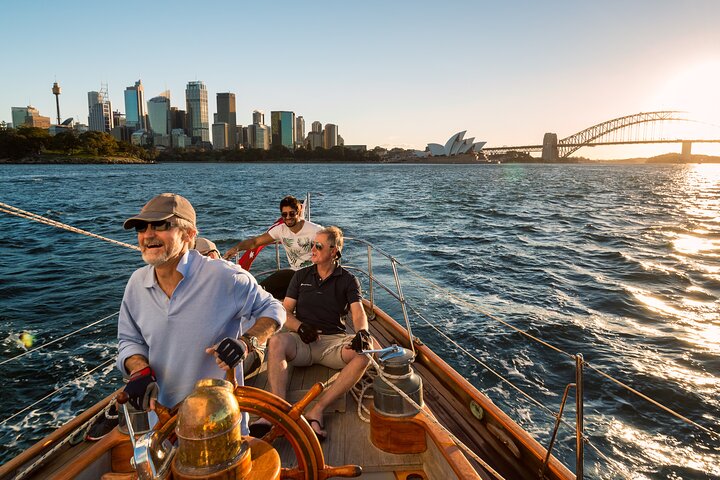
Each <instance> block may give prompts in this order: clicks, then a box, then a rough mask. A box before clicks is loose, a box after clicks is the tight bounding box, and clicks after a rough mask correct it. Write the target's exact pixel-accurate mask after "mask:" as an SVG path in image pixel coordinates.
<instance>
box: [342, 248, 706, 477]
mask: <svg viewBox="0 0 720 480" xmlns="http://www.w3.org/2000/svg"><path fill="white" fill-rule="evenodd" d="M345 240H346V247H345V248H346V249H347V245H348V243H352V242H358V243H359V244H361V245H363V246H364V247H365V250H366V251H367V254H365V253H364V252H363V253H361V254H359V255H358V259H359V258H360V257H365V256H366V260H365V258H363V260H362V261H363V262H365V261H366V262H367V266H366V267H363V266H357V265H354V264H353V263H350V262H347V263H346V262H345V261H344V262H343V266H344V267H345V268H347V269H349V270H355V271H357V272H359V273H361V274H363V275H364V276H365V277H366V279H367V280H368V288H367V291H368V300H369V302H370V304H371V305H372V306H374V305H375V291H374V287H375V286H377V287H379V288H381V289H382V290H384V291H386V292H387V293H388V294H389V295H390V296H391V297H393V298H395V299H396V300H397V301H398V302H399V303H400V306H401V310H402V314H403V320H404V322H405V324H406V328H407V330H408V333H409V335H410V338H411V339H413V338H414V337H413V336H412V333H411V332H412V330H411V321H410V318H409V315H408V309H409V310H411V311H412V312H413V313H414V314H415V315H416V316H417V317H418V318H420V319H421V320H422V321H423V322H424V323H425V324H427V325H428V326H430V327H431V328H433V329H434V330H435V331H436V332H437V333H439V334H440V335H441V336H442V337H444V338H445V339H446V340H448V342H450V343H452V344H453V345H454V346H455V347H456V348H457V349H458V351H461V352H462V353H464V354H465V355H466V356H468V357H469V358H471V359H472V360H474V361H475V362H476V363H477V364H479V365H481V366H482V367H483V368H485V369H486V370H488V371H490V372H491V373H493V374H494V375H495V376H496V377H498V378H499V379H500V380H501V381H502V382H504V383H506V384H507V385H509V386H510V387H511V388H513V389H514V390H516V391H517V392H519V393H520V394H521V395H522V397H524V398H525V399H527V400H528V401H530V402H531V403H533V404H534V405H536V406H538V407H539V408H540V409H541V410H542V411H544V412H546V413H547V414H548V415H549V416H551V417H552V418H553V419H554V420H555V425H554V427H553V431H552V433H551V434H550V441H549V443H548V448H547V458H546V459H545V462H544V463H543V469H544V468H545V466H546V464H547V461H548V460H549V458H550V455H551V454H552V450H553V448H554V445H555V442H556V438H557V433H558V429H559V426H560V424H564V425H565V426H566V427H568V428H570V429H572V430H574V431H575V457H576V476H577V478H582V477H583V474H584V449H585V445H587V446H589V447H590V448H591V449H592V450H593V451H594V452H595V453H596V454H597V455H598V456H599V457H600V458H602V459H603V460H604V461H605V462H607V464H608V465H614V464H615V462H614V461H613V460H611V459H610V458H608V456H607V455H605V454H604V453H603V452H602V451H601V450H600V449H599V448H598V447H597V446H595V445H594V444H593V443H592V442H591V441H590V439H589V438H588V437H586V436H585V434H584V406H583V390H584V389H583V383H584V374H585V373H584V371H585V369H586V368H587V369H589V370H591V371H593V372H594V373H597V374H599V375H600V376H602V377H603V378H605V379H607V380H610V381H612V382H613V383H615V384H616V385H617V386H619V387H621V388H623V389H625V390H627V391H629V392H630V393H632V394H634V395H635V396H637V397H639V398H640V399H642V400H644V401H647V402H649V403H651V404H652V405H654V406H656V407H658V408H660V409H661V410H663V411H665V412H666V413H668V414H670V415H672V416H674V417H675V418H677V419H679V420H681V421H683V422H684V423H686V424H688V425H691V426H693V427H695V428H698V429H700V430H702V431H703V432H705V433H707V434H709V435H710V436H711V437H713V438H720V433H718V432H715V431H714V430H712V429H710V428H708V427H705V426H703V425H700V424H699V423H697V422H695V421H693V420H691V419H690V418H688V417H686V416H684V415H682V414H680V413H679V412H677V411H675V410H673V409H671V408H669V407H667V406H665V405H663V404H662V403H660V402H658V401H657V400H655V399H653V398H651V397H649V396H647V395H645V394H643V393H642V392H640V391H638V390H637V389H634V388H632V387H630V386H629V385H627V384H626V383H625V382H622V381H621V380H618V379H616V378H614V377H613V376H612V375H610V374H608V373H606V372H604V371H603V370H602V369H600V368H599V367H596V366H594V365H592V364H591V363H589V362H588V361H587V360H585V359H584V357H583V355H582V354H581V353H577V354H571V353H568V352H566V351H564V350H563V349H561V348H559V347H557V346H555V345H553V344H551V343H549V342H547V341H545V340H543V339H541V338H539V337H537V336H536V335H533V334H531V333H529V332H527V331H525V330H523V329H521V328H518V327H516V326H514V325H512V324H511V323H509V322H507V321H505V320H503V319H501V318H499V317H497V315H494V314H492V313H490V312H487V311H485V310H484V309H482V308H480V307H479V306H478V305H477V304H476V303H474V302H471V301H469V300H467V299H466V298H463V297H461V296H459V295H458V294H456V293H454V292H452V291H450V290H449V289H447V288H445V287H443V286H441V285H438V284H437V283H436V282H433V281H431V280H429V279H428V278H426V277H424V276H423V275H421V274H420V273H418V272H417V271H415V270H414V269H413V268H411V267H410V266H408V265H406V264H404V263H402V262H400V261H399V260H398V259H396V258H395V257H393V256H392V255H390V254H388V253H387V252H385V251H383V250H382V249H380V248H378V247H376V246H374V245H373V244H372V243H370V242H368V241H365V240H362V239H358V238H350V237H345ZM373 252H376V253H377V254H379V255H380V256H381V257H383V258H384V259H385V260H386V261H388V262H389V263H390V270H391V272H392V277H393V279H394V282H395V285H396V290H394V291H393V289H391V288H390V287H388V286H387V285H386V283H385V282H383V280H382V279H381V278H379V276H378V275H376V274H375V272H374V262H373ZM345 253H346V250H343V255H344V257H343V259H344V260H346V259H347V257H348V256H347V255H345ZM353 258H354V257H353ZM398 268H401V269H403V270H405V271H407V272H409V273H410V274H411V275H413V276H414V277H416V278H417V279H419V280H420V281H422V282H424V283H426V284H427V285H428V286H430V287H431V288H432V289H433V291H434V292H442V293H444V294H445V295H447V296H448V297H451V298H453V299H454V300H455V301H457V302H458V303H459V304H460V305H463V306H464V307H466V308H468V309H469V310H471V311H474V312H478V313H480V314H482V315H483V316H485V317H486V318H489V319H491V320H493V321H495V322H498V323H500V324H502V325H504V326H505V327H508V328H510V329H512V330H513V331H515V332H517V333H520V334H521V335H523V336H524V337H525V338H527V339H529V340H530V341H532V342H535V343H538V344H540V345H543V346H544V347H546V348H548V349H550V350H552V351H554V352H556V353H558V354H560V355H562V356H564V357H566V358H568V359H570V360H572V362H573V364H574V369H575V382H574V383H569V384H567V385H566V387H565V393H564V395H563V399H562V401H561V405H560V409H559V411H558V412H557V413H555V412H553V411H552V410H551V409H550V408H549V407H547V406H546V405H544V404H543V403H542V402H540V401H539V400H537V399H536V398H534V397H533V396H532V395H530V394H529V393H527V392H525V391H524V390H523V389H522V388H520V387H519V386H517V385H516V384H515V383H513V382H512V381H510V380H508V379H507V378H505V377H504V376H503V375H502V374H501V373H499V372H497V371H496V370H495V369H493V368H492V367H490V366H489V365H487V364H486V363H485V362H483V361H481V360H480V359H479V358H477V357H476V356H475V355H473V354H472V353H471V352H469V351H468V350H467V349H466V348H464V347H463V346H462V345H460V344H458V343H457V342H456V341H455V340H454V339H452V338H450V337H449V336H448V335H447V333H446V332H445V331H443V330H442V329H441V328H438V327H437V325H435V323H433V322H430V321H429V320H428V319H426V318H425V317H424V316H423V315H422V313H421V312H420V311H419V310H418V309H416V308H415V307H414V306H413V305H412V303H411V302H409V301H408V300H407V298H406V297H405V295H404V294H403V290H402V285H401V282H400V276H399V274H398ZM413 343H414V342H412V341H411V342H410V344H411V345H412V344H413ZM573 388H574V389H575V402H576V406H575V425H574V426H573V425H571V424H569V423H568V422H567V421H565V420H564V419H563V418H562V414H563V410H564V406H565V403H566V401H567V397H568V393H569V391H570V389H573Z"/></svg>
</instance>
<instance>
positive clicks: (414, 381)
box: [373, 345, 423, 417]
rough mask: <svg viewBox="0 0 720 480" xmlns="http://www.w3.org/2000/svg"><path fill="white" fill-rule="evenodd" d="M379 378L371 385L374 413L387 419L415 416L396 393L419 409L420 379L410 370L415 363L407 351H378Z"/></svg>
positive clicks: (393, 347)
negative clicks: (409, 400)
mask: <svg viewBox="0 0 720 480" xmlns="http://www.w3.org/2000/svg"><path fill="white" fill-rule="evenodd" d="M377 353H378V355H379V356H378V365H379V368H380V370H381V372H380V374H379V375H378V376H377V377H375V380H374V381H373V390H374V394H373V397H374V399H373V403H374V406H375V411H377V412H378V413H380V414H382V415H387V416H391V417H409V416H412V415H415V414H416V413H418V412H419V410H418V408H417V407H415V405H413V404H411V403H410V402H408V401H407V400H406V399H405V398H403V396H402V394H400V393H399V392H398V390H400V391H402V392H403V393H404V394H406V395H407V396H408V397H410V398H411V399H412V400H413V401H414V402H415V403H416V404H417V405H420V406H422V405H423V396H422V379H421V378H420V376H418V375H417V374H416V373H415V371H414V370H413V369H412V367H411V364H412V363H413V361H414V360H415V357H414V355H413V353H412V352H411V351H410V350H407V349H405V348H402V347H400V346H398V345H393V346H391V347H388V348H384V349H382V350H379V351H378V352H377Z"/></svg>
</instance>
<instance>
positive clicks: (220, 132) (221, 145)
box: [212, 122, 230, 150]
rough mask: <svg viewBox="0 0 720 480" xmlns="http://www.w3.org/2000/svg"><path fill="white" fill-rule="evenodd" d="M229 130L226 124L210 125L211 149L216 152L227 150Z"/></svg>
mask: <svg viewBox="0 0 720 480" xmlns="http://www.w3.org/2000/svg"><path fill="white" fill-rule="evenodd" d="M229 133H230V132H229V129H228V124H227V123H225V122H221V123H213V124H212V139H213V148H214V149H216V150H222V149H226V148H228V141H229V138H228V136H229Z"/></svg>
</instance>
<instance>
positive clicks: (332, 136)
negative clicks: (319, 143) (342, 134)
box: [323, 123, 338, 148]
mask: <svg viewBox="0 0 720 480" xmlns="http://www.w3.org/2000/svg"><path fill="white" fill-rule="evenodd" d="M337 144H338V127H337V125H334V124H332V123H326V124H325V130H323V148H332V147H335V146H337Z"/></svg>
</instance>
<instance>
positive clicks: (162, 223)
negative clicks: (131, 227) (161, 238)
mask: <svg viewBox="0 0 720 480" xmlns="http://www.w3.org/2000/svg"><path fill="white" fill-rule="evenodd" d="M148 225H152V227H153V230H155V231H156V232H164V231H166V230H170V229H171V228H172V227H174V226H175V224H174V223H173V222H171V221H169V220H159V221H157V222H142V223H140V222H138V223H136V224H135V231H136V232H138V233H143V232H144V231H145V230H147V229H148Z"/></svg>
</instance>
